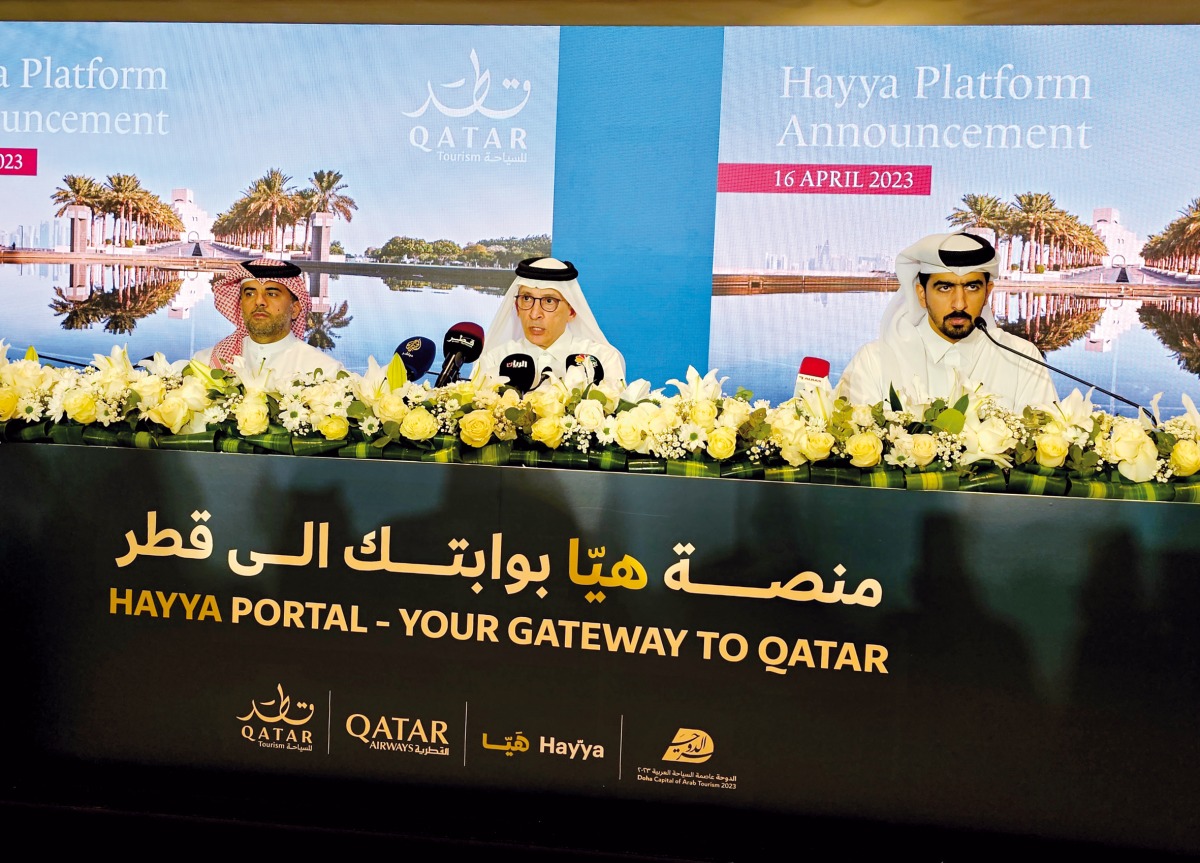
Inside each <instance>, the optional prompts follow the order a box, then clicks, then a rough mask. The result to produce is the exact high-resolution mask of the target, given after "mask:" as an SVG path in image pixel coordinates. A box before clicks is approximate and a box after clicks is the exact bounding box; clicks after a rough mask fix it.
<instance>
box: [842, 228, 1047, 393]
mask: <svg viewBox="0 0 1200 863" xmlns="http://www.w3.org/2000/svg"><path fill="white" fill-rule="evenodd" d="M998 273H999V260H998V259H997V257H996V250H995V249H994V248H993V247H992V244H991V243H989V242H988V241H987V240H985V239H983V238H982V237H977V236H975V235H974V234H966V233H956V234H933V235H931V236H928V237H925V238H924V239H923V240H920V241H919V242H917V243H915V244H913V245H912V246H909V247H908V248H907V249H905V250H904V251H903V252H901V253H900V254H899V255H898V256H897V257H896V276H897V278H898V279H899V280H900V288H899V290H898V291H897V292H896V295H895V296H894V297H893V298H892V301H891V302H890V303H889V304H888V307H887V309H886V310H885V311H884V314H883V320H882V322H881V324H880V328H879V339H877V340H876V341H873V342H871V343H869V344H867V345H864V346H863V347H862V348H860V349H859V351H858V353H856V354H855V355H854V358H853V359H851V360H850V363H849V365H847V366H846V370H845V371H844V372H842V377H841V380H840V381H839V382H838V389H837V393H838V395H840V396H844V397H846V398H847V399H849V400H850V401H851V402H852V403H853V404H870V405H873V404H875V403H876V402H879V401H885V400H887V398H888V392H889V389H890V388H892V387H894V388H895V389H896V391H897V393H900V394H901V400H902V401H904V403H905V404H908V403H909V402H910V401H911V400H912V399H915V400H916V401H926V400H927V399H930V398H947V399H950V400H955V399H956V398H957V397H958V396H959V395H960V394H961V393H963V392H973V391H976V390H979V391H981V392H984V393H990V394H992V395H994V396H996V398H997V400H998V401H999V402H1000V404H1002V405H1003V406H1005V407H1007V408H1009V409H1010V410H1015V411H1021V410H1023V409H1024V408H1025V406H1026V405H1035V406H1038V405H1048V404H1050V403H1052V402H1055V401H1057V400H1058V395H1057V394H1056V393H1055V391H1054V384H1053V383H1052V382H1051V380H1050V374H1049V372H1047V371H1046V369H1044V368H1043V367H1041V366H1039V365H1037V364H1036V363H1033V362H1028V361H1026V360H1023V359H1021V357H1019V356H1015V355H1014V354H1012V353H1009V352H1008V351H1005V350H1002V349H1001V348H999V347H997V346H996V345H994V344H992V343H991V342H990V341H989V340H988V338H987V336H985V335H984V334H983V333H981V332H977V328H976V326H975V318H976V317H982V318H983V319H984V320H985V321H986V322H987V323H988V325H989V327H988V332H989V333H991V334H992V336H993V337H994V338H995V339H996V341H998V342H1000V343H1001V344H1004V345H1007V346H1008V347H1010V348H1012V349H1013V350H1016V351H1019V352H1021V353H1022V354H1025V356H1027V357H1030V358H1032V359H1037V360H1040V359H1041V358H1042V355H1041V352H1040V351H1039V350H1038V349H1037V347H1036V346H1035V345H1034V344H1033V343H1032V342H1028V341H1026V340H1025V339H1022V338H1020V337H1019V336H1014V335H1011V334H1009V333H1006V332H1004V331H1003V330H1001V329H1000V328H999V327H997V326H996V325H995V319H994V318H993V317H992V312H991V309H990V307H989V306H988V297H989V296H990V295H991V292H992V280H993V279H994V278H995V277H996V276H997V275H998ZM905 394H907V396H908V398H905Z"/></svg>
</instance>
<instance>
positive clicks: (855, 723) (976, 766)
mask: <svg viewBox="0 0 1200 863" xmlns="http://www.w3.org/2000/svg"><path fill="white" fill-rule="evenodd" d="M0 474H2V475H3V476H4V477H5V486H6V488H7V490H8V496H9V507H8V508H7V513H6V525H5V529H4V531H3V533H2V534H0V559H3V560H5V561H6V562H8V565H7V567H6V569H7V574H6V577H5V578H4V579H3V582H2V584H3V587H2V588H0V591H2V592H0V600H2V601H3V603H4V608H5V609H6V610H7V615H6V617H7V620H8V621H9V623H8V625H7V626H6V627H5V629H4V633H5V636H4V638H5V641H6V644H5V648H6V654H5V655H6V656H7V657H8V663H7V665H8V667H9V668H10V669H11V670H12V672H11V675H10V687H11V688H12V693H13V697H12V700H11V701H10V705H11V706H12V707H11V709H10V710H9V711H8V715H7V716H6V719H5V720H4V722H5V725H4V727H3V728H2V729H0V730H3V731H4V732H5V739H7V740H8V741H9V742H10V743H9V745H10V747H12V748H13V749H14V750H16V751H17V752H18V753H19V755H18V756H14V758H13V759H12V760H11V761H10V762H9V767H8V768H7V772H8V774H9V775H8V776H7V777H5V778H6V782H5V784H6V785H9V786H10V787H16V788H20V787H22V784H21V783H22V782H25V781H27V779H28V776H29V775H30V774H32V773H38V774H39V775H42V776H43V779H44V780H45V777H46V776H50V775H51V773H53V771H61V772H63V775H66V773H68V772H70V771H71V770H78V771H82V770H84V769H85V768H86V769H87V770H89V771H92V772H93V774H94V775H97V774H98V775H104V773H105V771H117V772H119V771H121V770H126V769H129V768H130V767H136V768H137V769H139V770H143V771H146V773H145V775H146V776H148V777H150V779H151V780H152V781H151V782H150V783H148V784H147V785H146V787H145V788H144V789H141V790H140V791H139V790H131V789H130V788H129V787H125V788H123V789H122V792H121V793H122V794H123V795H126V796H129V795H133V796H135V797H138V796H139V795H140V805H142V806H144V807H149V808H150V809H151V810H153V809H154V808H155V806H156V805H165V804H164V802H165V801H169V800H170V799H171V798H172V796H173V795H176V794H180V793H183V791H184V789H185V788H186V787H187V786H188V784H189V782H191V781H192V776H193V775H194V774H195V773H196V772H197V771H208V772H210V773H215V774H218V775H221V776H225V777H233V778H234V779H236V781H235V782H234V781H231V782H229V783H228V785H229V787H230V788H231V789H232V788H238V789H241V790H242V791H243V792H245V789H248V788H253V787H255V786H254V785H253V783H255V782H259V781H268V780H269V781H275V782H276V783H278V781H279V779H280V778H285V779H287V780H288V782H287V783H284V784H277V785H276V786H275V787H274V791H273V792H272V793H273V794H275V795H283V797H285V798H286V797H287V796H288V795H289V794H291V795H294V797H295V798H296V801H297V802H298V803H299V801H300V800H301V798H304V797H308V798H309V802H310V803H311V802H312V794H313V789H314V788H315V787H317V786H316V785H315V783H317V782H318V781H319V782H324V783H329V782H331V781H342V782H345V781H364V780H365V781H367V782H366V785H365V786H364V787H370V788H372V789H373V792H372V793H374V794H376V795H378V793H379V788H380V787H383V788H385V789H386V788H395V789H401V788H408V789H411V788H414V787H420V788H428V789H432V790H434V791H437V790H438V789H443V790H444V789H452V790H453V789H461V790H462V791H463V792H468V791H469V792H471V793H475V794H483V795H485V796H486V795H492V796H493V797H494V799H495V801H496V805H497V806H502V805H503V801H504V800H505V799H511V795H513V794H516V793H524V792H529V791H534V792H536V793H538V794H543V795H547V796H549V795H555V796H556V797H561V796H563V795H565V796H566V798H565V799H569V800H574V799H581V800H587V799H591V800H595V801H599V802H602V803H603V802H617V803H624V804H626V805H628V806H629V807H630V809H631V811H632V810H633V809H636V810H637V811H638V812H639V813H640V817H641V818H643V819H647V820H649V819H652V818H653V817H654V815H655V813H657V812H663V811H666V809H668V808H669V807H672V806H677V805H680V804H686V805H688V806H695V805H703V806H708V807H714V808H715V809H717V810H721V811H725V812H728V813H729V816H730V818H737V817H747V813H750V814H754V813H776V814H779V813H783V814H785V815H789V816H814V815H822V816H854V817H865V818H871V819H878V820H882V821H889V822H894V823H914V824H915V823H920V824H937V825H945V826H952V827H964V828H975V829H985V830H996V831H1003V832H1012V833H1021V834H1038V835H1043V836H1053V837H1062V838H1074V839H1080V838H1084V839H1093V840H1099V841H1105V842H1116V843H1128V844H1133V845H1141V846H1150V847H1160V848H1179V849H1188V850H1192V851H1195V850H1200V830H1198V829H1197V824H1196V812H1197V811H1198V810H1197V805H1196V804H1197V800H1198V799H1200V795H1198V793H1197V792H1198V791H1200V769H1198V767H1200V764H1198V759H1197V757H1196V756H1197V743H1196V740H1197V738H1198V732H1200V727H1198V726H1200V721H1198V717H1200V710H1198V708H1200V674H1198V669H1200V663H1198V661H1197V657H1198V648H1200V637H1198V636H1197V629H1196V627H1195V625H1194V613H1195V609H1196V606H1197V600H1198V599H1200V596H1198V592H1200V589H1198V587H1197V580H1196V578H1195V573H1196V571H1197V569H1198V566H1200V530H1197V529H1196V527H1197V519H1198V518H1200V516H1198V515H1197V510H1196V509H1195V508H1193V507H1188V506H1183V505H1178V504H1167V503H1142V502H1135V501H1093V500H1076V499H1065V498H1062V499H1050V498H1039V497H1005V496H1000V495H970V494H964V493H958V492H930V493H927V494H922V495H912V494H906V493H904V492H903V491H902V490H893V489H864V488H846V487H838V486H818V485H793V484H782V483H770V482H758V481H750V480H741V481H738V482H728V481H721V480H713V481H700V480H697V479H692V478H685V477H672V476H661V475H660V476H642V475H630V474H608V473H600V472H597V473H588V472H573V471H566V470H563V471H555V470H546V469H543V470H537V471H534V470H528V469H524V468H520V467H485V466H475V465H441V464H423V463H407V462H387V461H362V462H359V461H352V460H344V459H288V458H274V457H269V456H238V455H229V454H201V453H185V452H164V451H158V452H149V451H139V450H118V449H107V448H90V449H85V448H83V447H71V446H54V447H33V446H3V447H0ZM47 771H50V772H47ZM45 781H49V780H45ZM64 784H65V783H64ZM289 789H290V790H289ZM64 793H65V792H64ZM156 801H157V803H156ZM277 802H278V800H277ZM329 811H330V812H332V811H333V810H332V809H330V810H329ZM739 813H740V814H739ZM317 818H320V816H319V815H318V816H317ZM780 823H781V824H782V821H781V822H780ZM581 829H582V828H581Z"/></svg>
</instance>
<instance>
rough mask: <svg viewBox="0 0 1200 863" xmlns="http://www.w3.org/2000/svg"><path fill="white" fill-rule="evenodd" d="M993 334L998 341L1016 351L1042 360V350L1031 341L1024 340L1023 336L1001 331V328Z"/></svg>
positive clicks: (993, 331)
mask: <svg viewBox="0 0 1200 863" xmlns="http://www.w3.org/2000/svg"><path fill="white" fill-rule="evenodd" d="M991 332H992V334H993V335H994V336H995V338H996V341H998V342H1002V343H1003V344H1005V345H1007V346H1008V347H1010V348H1013V349H1014V350H1018V351H1020V352H1021V353H1023V354H1027V355H1028V356H1031V357H1037V358H1038V359H1041V356H1042V352H1041V350H1039V349H1038V346H1037V345H1035V344H1034V343H1033V342H1031V341H1029V339H1026V338H1022V337H1021V336H1017V335H1013V334H1012V333H1010V332H1008V331H1007V330H1002V329H1000V327H996V328H995V329H994V330H992V331H991Z"/></svg>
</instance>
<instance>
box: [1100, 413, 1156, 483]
mask: <svg viewBox="0 0 1200 863" xmlns="http://www.w3.org/2000/svg"><path fill="white" fill-rule="evenodd" d="M1110 444H1111V446H1112V452H1113V455H1114V456H1116V458H1117V459H1118V462H1117V470H1118V471H1120V473H1121V476H1123V477H1125V478H1126V479H1127V480H1130V481H1131V482H1148V481H1149V480H1151V479H1153V478H1154V474H1155V473H1156V472H1157V471H1158V447H1157V446H1155V445H1154V441H1153V440H1151V439H1150V436H1149V435H1148V434H1146V432H1145V431H1143V430H1142V428H1141V426H1140V425H1136V424H1135V423H1133V422H1125V423H1122V424H1120V425H1119V426H1116V427H1115V428H1113V431H1112V439H1111V441H1110Z"/></svg>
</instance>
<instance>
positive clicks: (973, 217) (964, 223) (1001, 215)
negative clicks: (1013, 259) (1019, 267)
mask: <svg viewBox="0 0 1200 863" xmlns="http://www.w3.org/2000/svg"><path fill="white" fill-rule="evenodd" d="M962 204H963V205H962V207H956V208H955V209H954V210H953V211H952V212H951V213H950V215H949V216H947V217H946V221H947V222H949V223H950V224H951V225H954V226H955V227H956V228H984V229H987V230H990V231H992V232H993V233H995V235H996V251H997V252H998V253H1000V261H1001V266H1000V269H1001V270H1006V269H1007V267H1008V264H1007V253H1008V252H1009V251H1011V247H1012V235H1011V233H1010V231H1011V227H1012V218H1013V208H1012V204H1009V203H1008V202H1006V201H1001V200H1000V199H999V198H997V197H996V196H995V195H976V194H974V193H967V194H965V195H963V196H962Z"/></svg>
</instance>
